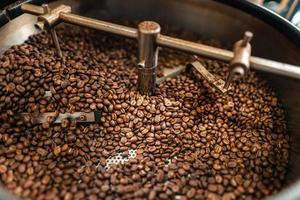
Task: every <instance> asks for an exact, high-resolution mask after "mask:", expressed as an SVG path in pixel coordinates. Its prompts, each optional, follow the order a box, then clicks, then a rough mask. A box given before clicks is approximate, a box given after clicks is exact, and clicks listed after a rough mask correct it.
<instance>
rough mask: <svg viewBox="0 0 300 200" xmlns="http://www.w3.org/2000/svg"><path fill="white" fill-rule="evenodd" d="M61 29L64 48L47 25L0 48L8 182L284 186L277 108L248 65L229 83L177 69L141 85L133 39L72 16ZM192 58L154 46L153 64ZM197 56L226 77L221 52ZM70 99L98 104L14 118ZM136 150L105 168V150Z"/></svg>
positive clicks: (52, 194) (0, 133) (23, 191)
mask: <svg viewBox="0 0 300 200" xmlns="http://www.w3.org/2000/svg"><path fill="white" fill-rule="evenodd" d="M58 35H59V39H60V43H61V48H62V51H63V58H62V59H60V58H58V57H57V56H56V55H55V50H54V45H53V43H52V41H51V38H50V37H49V34H47V33H41V34H38V35H35V36H32V37H30V38H29V39H28V40H27V41H26V42H25V43H24V44H21V45H17V46H13V47H11V48H10V49H9V50H7V51H6V52H5V53H4V55H2V56H1V58H0V109H1V112H0V123H1V124H0V179H1V182H2V183H3V185H4V187H5V188H6V189H8V190H9V191H11V192H12V193H14V194H15V195H17V196H20V197H22V198H24V199H51V200H55V199H64V200H70V199H90V200H96V199H106V200H110V199H149V200H154V199H180V200H185V199H209V200H233V199H247V200H251V199H261V198H264V197H266V196H269V195H272V194H275V193H277V192H278V191H279V190H280V189H281V187H282V185H283V181H284V179H285V173H286V167H287V164H288V150H289V144H288V143H289V137H288V135H287V134H286V122H285V119H284V111H283V109H282V107H281V105H280V103H279V100H278V98H277V97H276V95H275V93H274V91H273V90H272V89H271V88H270V87H269V86H268V85H267V84H266V83H265V82H264V81H263V80H262V79H261V78H259V77H258V75H256V74H255V73H254V72H250V73H249V74H248V75H247V77H245V78H244V79H242V80H237V81H235V82H234V83H233V85H232V87H231V89H230V91H229V92H228V93H226V94H221V93H219V92H218V91H215V90H214V89H212V88H210V87H209V85H208V84H207V83H206V82H205V81H203V80H201V78H199V77H198V78H197V77H195V76H193V75H191V74H189V73H187V72H184V73H183V74H181V75H179V76H178V77H176V78H171V79H169V80H167V81H165V82H164V83H162V84H160V85H159V86H158V87H157V89H156V94H155V95H154V96H144V95H141V94H139V93H138V91H137V88H136V86H137V85H136V83H137V67H136V63H137V58H136V52H137V45H136V41H132V40H129V39H124V38H123V37H117V36H113V35H109V34H104V33H101V32H96V31H92V30H86V29H82V28H76V27H72V26H62V27H59V29H58ZM188 39H193V38H188ZM192 61H193V59H191V57H190V56H188V55H186V54H182V53H179V52H174V51H171V50H167V49H162V50H161V52H160V60H159V63H160V66H168V67H172V66H174V65H180V64H186V63H188V62H192ZM202 62H203V64H204V65H205V66H206V67H207V68H208V69H209V70H210V72H212V73H213V74H215V75H217V76H220V77H221V78H223V79H225V77H226V73H227V72H228V65H227V64H224V63H221V62H218V61H213V60H205V59H203V60H202ZM159 73H160V71H159ZM160 74H161V73H160ZM48 91H50V94H51V95H45V94H46V93H49V92H48ZM74 111H81V112H94V111H101V112H102V116H101V118H100V122H97V123H91V124H79V123H76V121H68V120H63V122H62V123H61V124H54V123H53V120H52V121H51V120H49V121H47V122H44V123H43V124H33V123H32V120H31V119H30V118H28V119H27V118H25V119H23V121H22V122H21V123H20V121H19V119H18V117H17V116H18V114H19V113H24V112H27V113H44V112H58V113H65V112H68V113H72V112H74ZM132 150H134V151H135V152H136V156H135V157H131V158H129V159H128V161H127V162H124V163H122V162H119V163H117V164H115V165H111V166H110V167H109V168H105V166H106V162H107V159H109V158H111V157H112V156H114V155H115V154H122V156H124V157H127V156H128V152H129V151H132Z"/></svg>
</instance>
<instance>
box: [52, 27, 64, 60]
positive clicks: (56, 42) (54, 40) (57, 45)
mask: <svg viewBox="0 0 300 200" xmlns="http://www.w3.org/2000/svg"><path fill="white" fill-rule="evenodd" d="M50 34H51V38H52V41H53V43H54V45H55V50H56V54H57V56H58V57H60V58H62V52H61V48H60V45H59V42H58V38H57V34H56V31H55V29H54V27H52V28H50Z"/></svg>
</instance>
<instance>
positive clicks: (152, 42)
mask: <svg viewBox="0 0 300 200" xmlns="http://www.w3.org/2000/svg"><path fill="white" fill-rule="evenodd" d="M159 33H160V26H159V24H158V23H156V22H152V21H144V22H142V23H140V24H139V27H138V49H139V63H138V89H139V91H140V92H141V93H142V94H147V95H153V94H154V92H155V86H156V85H155V82H156V68H157V59H158V46H157V44H156V39H157V36H158V34H159Z"/></svg>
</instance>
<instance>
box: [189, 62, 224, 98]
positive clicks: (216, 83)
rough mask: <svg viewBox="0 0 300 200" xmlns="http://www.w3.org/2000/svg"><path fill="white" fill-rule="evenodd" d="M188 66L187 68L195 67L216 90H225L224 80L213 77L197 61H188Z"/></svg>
mask: <svg viewBox="0 0 300 200" xmlns="http://www.w3.org/2000/svg"><path fill="white" fill-rule="evenodd" d="M188 68H190V69H188V70H193V69H195V70H196V71H197V72H198V73H199V74H200V75H201V76H202V77H203V78H204V79H205V80H206V81H207V82H208V83H209V84H210V85H211V86H212V87H214V88H215V89H217V90H218V91H220V92H222V93H225V92H227V88H225V87H224V86H225V82H224V81H223V80H222V79H220V78H217V77H215V76H214V75H213V74H211V73H210V72H209V71H207V69H206V68H205V67H204V66H203V65H202V64H201V63H200V62H199V61H195V62H193V63H190V64H189V65H188Z"/></svg>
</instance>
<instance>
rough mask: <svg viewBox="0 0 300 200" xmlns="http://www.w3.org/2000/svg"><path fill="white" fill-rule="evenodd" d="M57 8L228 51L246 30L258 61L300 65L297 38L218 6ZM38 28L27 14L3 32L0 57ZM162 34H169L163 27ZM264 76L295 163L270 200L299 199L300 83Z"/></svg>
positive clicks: (208, 1)
mask: <svg viewBox="0 0 300 200" xmlns="http://www.w3.org/2000/svg"><path fill="white" fill-rule="evenodd" d="M57 3H58V4H60V3H65V4H68V5H71V6H72V9H73V10H74V13H76V14H80V15H84V16H87V17H93V18H95V19H101V20H108V21H109V22H118V21H119V20H120V19H121V20H128V21H131V22H133V21H139V22H140V21H144V20H154V21H157V22H158V23H160V24H165V25H170V26H172V27H176V28H179V29H183V30H186V31H189V32H192V33H194V34H196V35H201V36H205V37H207V38H214V39H217V40H218V41H220V42H222V43H223V44H225V45H226V46H227V47H228V48H229V49H231V48H232V46H233V44H234V43H235V42H236V41H237V40H238V39H239V38H240V36H241V35H243V33H244V31H245V30H250V31H252V32H253V33H254V35H255V37H254V38H253V41H252V42H251V44H252V52H253V54H254V55H255V56H260V57H265V58H268V59H273V60H276V61H280V62H286V63H291V64H294V65H300V57H299V55H300V48H299V47H298V46H297V45H296V44H295V43H294V42H293V38H289V37H287V36H285V34H284V33H282V32H284V31H285V29H284V30H282V28H281V27H283V26H280V27H279V28H275V27H272V26H270V25H268V24H267V23H265V22H263V21H261V20H259V19H258V16H252V15H250V14H247V13H246V12H243V11H240V10H238V9H235V8H233V7H230V6H227V5H225V4H222V3H220V2H217V1H212V0H151V1H149V0H126V1H120V0H103V1H96V0H85V1H78V0H68V1H67V2H66V1H60V2H57ZM166 11H167V12H166ZM75 16H76V15H75ZM75 19H76V17H75V18H74V20H75ZM35 22H36V17H34V16H31V15H27V14H25V15H22V16H20V17H18V18H17V19H15V20H12V21H10V22H9V23H8V24H6V25H5V26H3V27H2V28H1V29H0V35H1V37H0V52H1V53H3V52H4V51H5V50H6V49H8V48H9V47H10V46H11V45H15V44H20V43H22V42H23V41H24V40H26V38H28V36H29V35H31V34H34V33H37V32H38V31H37V29H35V28H34V27H33V25H32V24H34V23H35ZM162 32H163V33H165V32H164V28H163V27H162ZM183 39H185V38H183ZM163 50H164V49H162V51H163ZM256 59H257V58H256ZM256 61H257V60H256ZM283 67H288V66H283ZM273 70H277V69H273ZM278 70H279V71H280V70H281V69H278ZM261 76H263V77H264V78H265V79H266V80H267V81H268V84H269V85H271V86H272V87H273V88H274V89H275V91H276V93H277V94H278V96H279V99H281V102H282V103H283V106H284V108H285V110H286V116H287V121H288V133H289V135H290V137H291V150H290V163H289V169H288V173H287V179H286V185H285V188H284V189H283V191H281V192H280V193H279V194H277V195H274V196H272V197H270V198H269V199H272V200H282V199H285V200H296V199H300V170H299V169H300V101H299V99H300V93H299V92H298V91H299V88H300V81H298V80H295V79H290V78H286V77H281V76H276V75H271V74H266V73H261ZM0 194H2V195H1V197H0V199H13V198H11V196H7V193H5V192H4V191H3V190H2V188H0ZM5 195H6V196H5ZM14 199H15V198H14Z"/></svg>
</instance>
